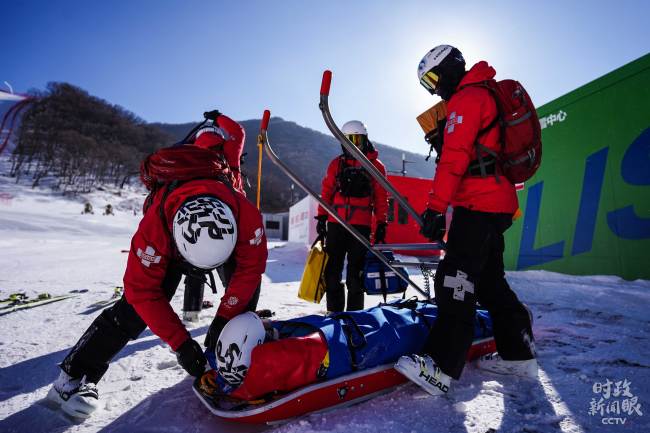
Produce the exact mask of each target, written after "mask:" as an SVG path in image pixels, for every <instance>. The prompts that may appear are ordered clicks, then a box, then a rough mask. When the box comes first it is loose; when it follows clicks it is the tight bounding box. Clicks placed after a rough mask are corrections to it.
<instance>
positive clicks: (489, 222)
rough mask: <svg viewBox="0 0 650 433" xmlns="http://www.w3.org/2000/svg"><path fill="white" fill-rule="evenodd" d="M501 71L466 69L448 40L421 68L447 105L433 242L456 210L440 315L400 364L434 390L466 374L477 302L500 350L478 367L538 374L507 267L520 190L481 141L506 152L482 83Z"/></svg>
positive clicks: (442, 275) (430, 219) (427, 215)
mask: <svg viewBox="0 0 650 433" xmlns="http://www.w3.org/2000/svg"><path fill="white" fill-rule="evenodd" d="M495 75H496V72H495V70H494V69H493V68H492V67H491V66H489V65H488V64H487V63H486V62H484V61H481V62H478V63H477V64H475V65H474V66H472V68H471V69H470V70H469V71H466V70H465V60H464V59H463V56H462V54H461V52H460V51H459V50H458V49H457V48H454V47H452V46H449V45H440V46H437V47H435V48H433V49H432V50H431V51H429V52H428V53H427V54H426V55H425V56H424V58H423V59H422V61H421V62H420V64H419V66H418V77H419V78H420V83H421V84H422V85H423V86H424V87H425V88H426V89H427V90H428V91H429V92H430V93H431V94H437V95H438V96H440V97H441V98H442V99H443V100H445V101H447V113H448V114H447V122H446V126H445V130H444V135H443V137H444V138H443V146H442V154H441V155H440V161H439V163H438V166H437V170H436V174H435V177H434V180H433V189H432V191H431V193H430V196H429V201H428V204H427V209H426V210H425V211H424V213H423V214H422V219H423V222H424V226H423V228H422V233H423V234H424V235H425V236H427V237H428V238H429V239H431V240H433V241H439V240H442V238H443V236H444V234H445V227H446V221H445V214H446V211H447V207H448V206H449V205H450V204H451V205H452V206H453V208H454V210H453V218H452V221H451V226H450V228H449V233H448V240H447V251H446V255H445V257H444V259H443V260H442V261H441V262H440V265H439V266H438V269H437V272H436V276H435V282H434V287H435V294H436V303H437V305H438V309H439V315H438V320H437V321H436V323H435V325H434V328H433V330H432V332H431V334H430V335H429V338H428V340H427V342H426V344H425V348H424V353H423V354H422V355H411V356H405V357H402V358H400V360H399V361H398V362H397V364H396V366H395V368H396V369H397V370H398V371H400V372H402V373H403V374H404V375H406V376H407V377H408V378H409V379H411V380H412V381H413V382H415V383H417V384H418V385H420V386H421V387H422V388H424V389H425V390H426V391H428V392H429V393H431V394H434V395H440V394H445V393H446V392H447V391H448V389H449V385H450V378H453V379H459V378H460V375H461V372H462V370H463V366H464V364H465V360H466V357H467V351H468V350H469V347H470V346H471V343H472V337H473V329H474V313H475V309H476V303H477V302H478V303H479V304H480V305H481V306H482V307H483V308H485V309H487V310H488V311H489V312H490V315H491V317H492V321H493V326H494V336H495V340H496V345H497V350H498V353H496V354H492V355H490V356H487V357H485V358H483V359H481V360H480V361H479V366H481V367H483V368H486V369H489V370H492V371H495V372H500V373H514V374H519V375H522V376H536V374H537V362H536V361H535V359H534V358H535V352H534V346H533V333H532V329H531V319H530V315H529V312H528V310H527V308H526V307H525V306H524V305H523V304H522V303H521V302H520V301H519V300H518V299H517V295H515V293H514V292H513V291H512V290H511V289H510V287H509V285H508V283H507V281H506V279H505V273H504V264H503V252H504V239H503V233H504V232H505V231H506V229H508V228H509V227H510V226H511V225H512V216H513V214H514V213H515V211H516V210H517V208H518V201H517V195H516V193H515V186H514V185H513V184H512V183H511V182H510V181H508V179H507V178H506V177H505V176H502V175H501V176H499V174H500V167H499V164H498V163H497V162H496V160H495V159H494V158H492V160H490V158H491V157H490V155H488V154H485V155H482V156H483V159H484V163H485V166H484V167H486V168H487V173H485V175H484V176H482V174H481V171H480V167H479V164H477V159H478V155H477V153H476V152H477V151H476V144H477V143H480V144H482V145H483V146H485V147H487V148H488V149H491V150H492V151H494V152H498V151H499V149H500V146H501V145H500V140H501V137H500V128H499V126H498V122H497V121H496V120H497V118H498V110H497V106H496V102H495V100H494V98H493V96H492V95H491V93H490V92H489V90H488V89H486V88H485V87H481V86H480V85H477V84H480V83H481V82H483V81H486V80H492V79H493V78H494V76H495Z"/></svg>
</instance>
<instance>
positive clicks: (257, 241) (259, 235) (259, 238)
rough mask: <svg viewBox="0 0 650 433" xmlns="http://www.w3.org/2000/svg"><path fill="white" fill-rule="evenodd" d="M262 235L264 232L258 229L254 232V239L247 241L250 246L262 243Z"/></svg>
mask: <svg viewBox="0 0 650 433" xmlns="http://www.w3.org/2000/svg"><path fill="white" fill-rule="evenodd" d="M263 234H264V230H262V228H261V227H260V228H259V229H257V230H255V237H254V238H253V239H251V240H250V241H248V242H249V243H250V244H251V245H259V244H261V243H262V235H263Z"/></svg>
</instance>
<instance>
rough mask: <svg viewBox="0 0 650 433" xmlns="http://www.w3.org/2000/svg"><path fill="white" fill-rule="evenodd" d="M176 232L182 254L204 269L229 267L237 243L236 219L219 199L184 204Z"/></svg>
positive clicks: (198, 200)
mask: <svg viewBox="0 0 650 433" xmlns="http://www.w3.org/2000/svg"><path fill="white" fill-rule="evenodd" d="M173 232H174V242H176V247H177V248H178V252H179V253H180V254H181V256H183V258H184V259H185V260H187V262H188V263H190V264H191V265H193V266H196V267H197V268H200V269H213V268H216V267H217V266H220V265H222V264H223V263H225V261H226V260H228V257H230V255H231V254H232V252H233V250H234V249H235V244H236V243H237V221H236V220H235V216H234V215H233V213H232V210H231V209H230V208H229V207H228V205H226V204H225V203H224V202H222V201H221V200H219V199H217V198H216V197H210V196H202V197H196V198H194V199H191V200H188V201H186V202H185V203H183V206H181V207H180V209H178V212H176V215H175V216H174V223H173Z"/></svg>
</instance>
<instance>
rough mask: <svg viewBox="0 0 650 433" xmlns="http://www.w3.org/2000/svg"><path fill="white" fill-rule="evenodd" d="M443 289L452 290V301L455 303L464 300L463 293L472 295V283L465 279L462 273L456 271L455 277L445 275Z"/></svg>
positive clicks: (464, 274)
mask: <svg viewBox="0 0 650 433" xmlns="http://www.w3.org/2000/svg"><path fill="white" fill-rule="evenodd" d="M443 286H444V287H447V288H448V289H453V290H454V299H455V300H457V301H464V300H465V293H471V294H474V283H472V282H471V281H469V280H468V279H467V274H466V273H465V272H463V271H456V276H455V277H452V276H450V275H445V281H444V283H443Z"/></svg>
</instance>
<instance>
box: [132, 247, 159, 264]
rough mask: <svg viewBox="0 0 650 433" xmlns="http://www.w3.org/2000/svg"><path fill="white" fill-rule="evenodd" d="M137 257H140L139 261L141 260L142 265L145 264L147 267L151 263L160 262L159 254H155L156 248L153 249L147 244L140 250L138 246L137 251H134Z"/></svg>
mask: <svg viewBox="0 0 650 433" xmlns="http://www.w3.org/2000/svg"><path fill="white" fill-rule="evenodd" d="M136 254H137V255H138V257H140V261H141V262H142V264H143V265H145V266H146V267H147V268H148V267H149V266H151V264H152V263H153V264H157V263H160V258H161V257H160V256H157V255H156V250H154V249H153V247H150V246H147V248H145V249H144V251H142V250H141V249H140V248H138V252H137V253H136Z"/></svg>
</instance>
